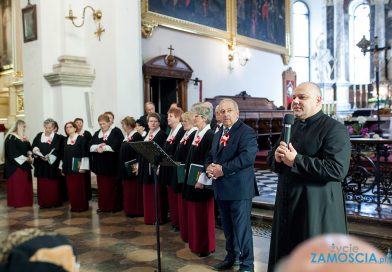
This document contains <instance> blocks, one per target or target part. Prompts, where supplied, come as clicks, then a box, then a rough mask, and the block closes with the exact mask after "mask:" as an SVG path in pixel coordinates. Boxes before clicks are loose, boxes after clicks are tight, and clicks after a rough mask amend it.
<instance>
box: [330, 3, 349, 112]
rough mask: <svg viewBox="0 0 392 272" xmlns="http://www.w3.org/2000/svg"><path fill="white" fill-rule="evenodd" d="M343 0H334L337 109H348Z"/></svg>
mask: <svg viewBox="0 0 392 272" xmlns="http://www.w3.org/2000/svg"><path fill="white" fill-rule="evenodd" d="M343 3H344V0H335V1H334V18H335V25H334V38H335V39H334V40H335V46H334V47H335V54H334V55H335V80H336V100H337V102H338V104H337V111H345V110H349V109H350V103H349V90H348V82H347V74H346V65H347V52H346V46H345V44H346V42H347V40H348V35H347V33H346V32H347V29H346V27H345V16H347V15H346V14H344V10H343Z"/></svg>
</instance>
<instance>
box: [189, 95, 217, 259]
mask: <svg viewBox="0 0 392 272" xmlns="http://www.w3.org/2000/svg"><path fill="white" fill-rule="evenodd" d="M192 112H193V113H194V117H193V124H194V126H196V127H197V132H196V135H195V138H194V139H193V142H192V146H191V148H190V150H189V154H188V158H187V160H186V169H187V174H186V177H185V181H186V183H184V188H183V190H184V191H185V193H184V196H185V199H186V200H187V203H188V242H189V248H190V250H191V251H192V252H193V253H195V254H197V255H198V256H199V257H205V256H208V255H210V254H211V253H212V252H214V251H215V218H214V194H213V190H210V189H208V188H205V185H204V184H203V182H202V181H203V180H202V178H201V177H202V176H204V177H206V176H205V174H204V175H200V176H199V178H197V177H196V179H197V180H196V182H195V184H191V183H192V177H191V178H190V179H188V176H189V175H190V173H191V171H190V170H191V169H190V165H191V164H197V165H200V166H201V167H204V161H205V160H206V158H207V156H208V153H209V151H210V149H211V144H212V139H213V137H214V132H213V131H212V130H211V127H210V122H211V119H212V111H211V108H210V107H209V106H207V105H205V104H203V103H197V104H195V105H193V106H192ZM201 171H203V170H201ZM204 181H205V180H204Z"/></svg>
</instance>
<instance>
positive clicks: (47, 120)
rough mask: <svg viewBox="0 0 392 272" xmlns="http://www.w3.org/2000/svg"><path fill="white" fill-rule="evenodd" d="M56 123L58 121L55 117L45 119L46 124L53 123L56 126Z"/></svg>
mask: <svg viewBox="0 0 392 272" xmlns="http://www.w3.org/2000/svg"><path fill="white" fill-rule="evenodd" d="M55 123H56V121H55V120H54V119H52V118H48V119H46V120H45V121H44V126H46V125H49V124H52V125H53V127H54V126H55Z"/></svg>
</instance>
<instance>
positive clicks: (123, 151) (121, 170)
mask: <svg viewBox="0 0 392 272" xmlns="http://www.w3.org/2000/svg"><path fill="white" fill-rule="evenodd" d="M141 141H143V137H142V136H141V135H140V134H139V133H138V132H136V133H135V134H133V135H132V138H131V139H130V140H129V141H123V142H122V144H121V147H120V154H119V162H118V177H119V179H121V180H126V179H129V177H128V174H127V171H126V169H125V165H124V163H125V162H127V161H130V160H133V159H136V160H137V161H140V158H139V155H138V154H137V153H136V151H135V150H134V149H133V148H132V147H131V145H130V144H129V143H132V142H141Z"/></svg>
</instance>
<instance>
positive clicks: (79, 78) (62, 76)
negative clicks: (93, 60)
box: [44, 56, 95, 87]
mask: <svg viewBox="0 0 392 272" xmlns="http://www.w3.org/2000/svg"><path fill="white" fill-rule="evenodd" d="M58 61H59V63H57V64H54V65H53V73H49V74H45V75H44V77H45V79H46V80H47V81H48V82H49V84H50V86H76V87H91V86H92V84H93V82H94V79H95V72H94V69H93V68H92V67H91V66H90V65H89V64H88V63H87V61H86V58H85V57H77V56H60V57H59V58H58Z"/></svg>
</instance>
